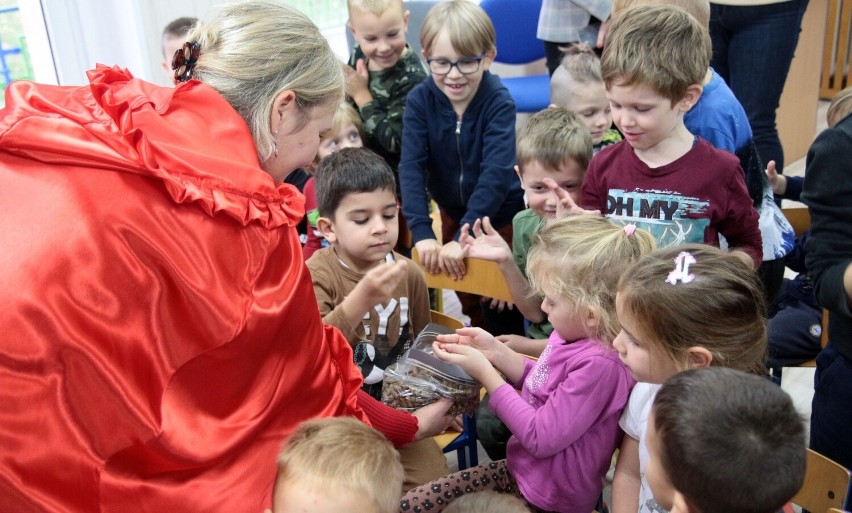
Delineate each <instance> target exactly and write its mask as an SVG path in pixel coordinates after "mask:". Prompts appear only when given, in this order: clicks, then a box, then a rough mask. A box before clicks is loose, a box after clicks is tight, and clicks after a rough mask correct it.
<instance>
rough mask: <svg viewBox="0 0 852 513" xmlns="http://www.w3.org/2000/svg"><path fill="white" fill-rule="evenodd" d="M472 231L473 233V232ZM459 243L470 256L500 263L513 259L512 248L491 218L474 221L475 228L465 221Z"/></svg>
mask: <svg viewBox="0 0 852 513" xmlns="http://www.w3.org/2000/svg"><path fill="white" fill-rule="evenodd" d="M471 232H472V233H471ZM459 243H460V244H461V246H462V248H463V249H464V254H465V255H466V256H469V257H474V258H481V259H483V260H490V261H491V262H497V263H498V264H500V263H503V262H507V261H509V260H511V259H512V249H511V248H510V247H509V245H508V244H507V243H506V241H505V240H503V237H502V236H500V234H499V233H497V230H495V229H494V227H493V226H491V219H489V218H488V217H484V218H482V219H477V220H476V222H475V223H473V229H472V230H471V228H470V225H469V224H467V223H465V225H464V226H462V228H461V236H460V237H459Z"/></svg>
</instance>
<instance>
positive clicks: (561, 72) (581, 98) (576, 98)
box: [550, 44, 621, 153]
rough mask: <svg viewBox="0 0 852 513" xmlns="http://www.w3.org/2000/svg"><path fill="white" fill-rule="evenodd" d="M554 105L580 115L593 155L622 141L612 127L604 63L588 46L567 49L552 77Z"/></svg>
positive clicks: (551, 98) (551, 93) (551, 97)
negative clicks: (602, 66)
mask: <svg viewBox="0 0 852 513" xmlns="http://www.w3.org/2000/svg"><path fill="white" fill-rule="evenodd" d="M550 101H551V102H553V103H552V104H551V105H552V106H553V105H555V106H559V107H563V108H565V109H568V110H570V111H571V112H573V113H574V114H576V115H578V116H580V119H581V120H582V121H583V124H585V125H586V128H588V129H589V132H590V133H591V134H592V144H593V145H594V148H593V150H592V153H597V152H599V151H600V150H602V149H604V148H606V147H607V146H609V145H611V144H615V143H617V142H619V141H620V140H621V134H619V133H618V130H615V129H613V128H612V109H611V108H610V106H609V99H607V97H606V87H605V86H604V81H603V78H602V77H601V61H600V59H599V58H598V56H597V55H596V54H595V52H594V50H592V49H591V47H589V45H587V44H579V45H572V46H569V47H568V48H566V49H565V56H564V57H563V58H562V64H561V65H560V66H559V67H558V68H557V69H556V71H554V72H553V76H551V77H550Z"/></svg>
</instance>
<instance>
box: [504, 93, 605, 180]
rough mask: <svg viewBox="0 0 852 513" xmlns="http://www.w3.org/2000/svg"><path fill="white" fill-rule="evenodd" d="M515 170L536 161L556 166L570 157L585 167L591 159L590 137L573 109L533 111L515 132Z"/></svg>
mask: <svg viewBox="0 0 852 513" xmlns="http://www.w3.org/2000/svg"><path fill="white" fill-rule="evenodd" d="M517 152H518V169H520V170H521V173H523V172H524V166H526V165H527V164H529V163H530V162H539V163H540V164H541V165H542V166H544V167H545V168H548V169H558V168H559V167H560V166H562V165H563V164H564V163H565V162H566V161H568V160H573V161H575V162H577V163H578V164H580V165H581V166H582V167H583V169H584V170H585V169H586V167H588V165H589V160H591V158H592V136H591V135H590V134H589V129H588V128H586V126H585V125H584V124H583V122H582V121H580V118H578V117H577V116H576V115H575V114H574V113H573V112H571V111H569V110H567V109H563V108H561V107H557V108H553V109H545V110H543V111H541V112H538V113H536V114H534V115H533V116H532V117H531V118H530V119H529V120H528V121H527V124H526V125H524V127H523V128H522V129H521V131H520V132H519V133H518V147H517Z"/></svg>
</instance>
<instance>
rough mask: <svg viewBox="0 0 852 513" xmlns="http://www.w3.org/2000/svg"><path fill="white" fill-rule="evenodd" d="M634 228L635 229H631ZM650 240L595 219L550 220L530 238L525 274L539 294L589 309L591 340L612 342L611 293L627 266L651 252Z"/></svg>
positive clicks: (583, 216)
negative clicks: (594, 323) (593, 326)
mask: <svg viewBox="0 0 852 513" xmlns="http://www.w3.org/2000/svg"><path fill="white" fill-rule="evenodd" d="M630 228H635V227H630ZM654 245H655V243H654V237H653V236H652V235H651V234H650V233H648V232H647V231H645V230H643V229H641V228H638V229H635V231H634V232H633V233H632V234H631V235H628V229H625V228H624V227H622V226H618V225H616V224H613V223H612V222H610V221H609V220H608V219H607V218H605V217H601V216H598V215H590V214H579V215H572V216H568V217H564V218H561V219H557V220H555V221H552V222H550V223H548V224H547V225H545V226H544V227H542V228H541V229H540V230H539V231H538V232H536V234H535V235H534V236H533V239H532V246H531V248H530V252H529V255H528V256H527V276H529V279H530V286H531V287H532V289H533V290H535V291H536V292H538V293H544V292H547V293H552V294H555V295H556V296H558V297H560V298H564V299H567V300H568V301H570V302H571V303H573V304H574V305H575V307H576V308H577V310H578V311H594V312H596V313H597V314H598V317H599V319H600V322H599V324H598V329H597V332H596V333H589V334H588V335H589V336H590V337H593V338H597V339H600V340H604V341H606V342H608V343H609V342H612V340H613V339H615V336H616V335H617V334H618V332H619V330H620V328H619V324H618V321H617V319H616V315H615V291H616V286H617V285H618V279H619V277H620V276H621V273H622V272H623V271H624V270H625V269H626V268H627V266H628V264H630V263H631V262H633V261H635V260H637V259H638V258H639V257H640V256H642V255H644V254H647V253H650V252H651V251H653V249H654Z"/></svg>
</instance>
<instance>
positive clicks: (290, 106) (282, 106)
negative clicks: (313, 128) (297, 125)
mask: <svg viewBox="0 0 852 513" xmlns="http://www.w3.org/2000/svg"><path fill="white" fill-rule="evenodd" d="M298 108H299V107H298V105H296V93H294V92H293V91H291V90H289V89H285V90H283V91H281V92H280V93H278V95H277V96H276V97H275V99H274V100H273V101H272V111H271V112H270V113H269V131H270V132H272V133H273V134H277V133H278V131H279V130H280V129H281V126H282V125H283V123H284V121H286V120H287V119H288V118H289V116H296V115H298Z"/></svg>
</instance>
